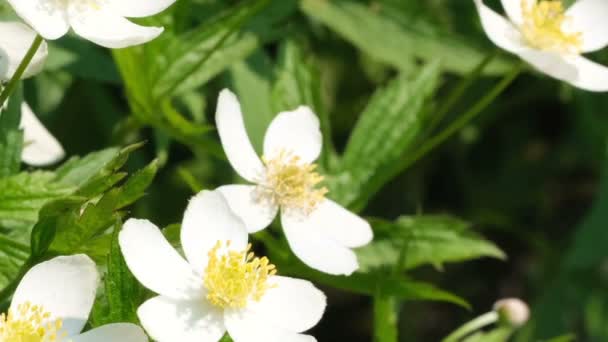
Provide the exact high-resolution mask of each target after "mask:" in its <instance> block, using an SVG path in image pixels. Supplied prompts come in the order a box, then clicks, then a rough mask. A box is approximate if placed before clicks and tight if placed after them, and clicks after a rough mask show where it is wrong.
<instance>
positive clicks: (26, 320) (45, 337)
mask: <svg viewBox="0 0 608 342" xmlns="http://www.w3.org/2000/svg"><path fill="white" fill-rule="evenodd" d="M50 317H51V314H50V313H49V312H46V311H44V309H43V308H42V307H41V306H38V305H32V304H31V303H29V302H25V303H23V304H21V305H19V306H17V310H16V311H13V310H9V311H8V314H1V315H0V342H56V341H59V340H60V339H61V337H62V336H61V335H60V334H59V332H60V330H61V327H62V321H61V320H56V321H53V322H48V320H49V318H50Z"/></svg>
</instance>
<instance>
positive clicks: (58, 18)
mask: <svg viewBox="0 0 608 342" xmlns="http://www.w3.org/2000/svg"><path fill="white" fill-rule="evenodd" d="M8 2H9V3H10V4H11V6H12V7H13V9H14V10H15V12H17V14H18V15H19V16H20V17H21V18H22V19H23V20H25V22H26V23H28V24H29V25H30V26H31V27H33V28H34V30H36V31H37V32H38V33H39V34H40V35H41V36H43V37H44V38H46V39H50V40H53V39H57V38H59V37H62V36H63V35H65V34H66V33H67V32H68V30H69V29H70V25H69V23H68V19H67V13H66V8H65V4H64V2H63V1H41V0H8Z"/></svg>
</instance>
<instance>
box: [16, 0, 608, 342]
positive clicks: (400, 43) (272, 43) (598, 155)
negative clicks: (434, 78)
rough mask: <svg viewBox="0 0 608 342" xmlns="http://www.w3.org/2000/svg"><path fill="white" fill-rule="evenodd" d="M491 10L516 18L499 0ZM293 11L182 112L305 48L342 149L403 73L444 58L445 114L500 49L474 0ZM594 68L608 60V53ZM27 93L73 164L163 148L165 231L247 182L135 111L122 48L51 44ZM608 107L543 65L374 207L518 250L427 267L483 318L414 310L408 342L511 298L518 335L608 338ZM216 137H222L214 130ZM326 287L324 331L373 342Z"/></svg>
mask: <svg viewBox="0 0 608 342" xmlns="http://www.w3.org/2000/svg"><path fill="white" fill-rule="evenodd" d="M275 1H278V0H275ZM239 3H243V2H241V1H225V0H224V1H219V0H218V1H213V0H208V1H203V0H200V1H195V0H179V1H178V3H177V5H175V6H174V8H173V9H172V12H169V13H167V14H165V15H163V16H161V17H160V18H158V19H154V20H157V21H158V22H163V23H164V22H166V23H167V24H168V26H167V30H168V33H167V34H172V33H179V32H185V31H187V30H188V29H190V28H192V27H195V26H196V25H204V24H206V23H207V20H210V19H209V18H212V17H213V16H214V15H215V14H217V13H219V12H220V11H222V10H224V9H226V8H229V7H230V6H234V5H237V4H239ZM487 3H488V4H490V5H492V7H494V8H496V9H497V10H498V11H500V5H499V4H498V1H489V0H488V1H487ZM284 6H285V7H286V8H288V10H287V11H284V12H285V13H287V14H282V16H280V18H279V20H277V21H276V23H274V24H273V27H272V28H273V30H272V32H271V34H268V35H265V36H264V39H263V44H260V45H259V47H257V48H255V49H251V51H250V52H248V53H247V54H246V56H247V57H246V59H245V60H243V61H235V62H234V63H232V64H230V65H229V66H228V67H227V68H226V69H225V70H221V72H218V73H217V74H216V75H213V77H212V78H210V80H209V81H208V82H206V83H205V84H203V85H201V86H200V87H197V88H196V89H195V90H193V91H190V92H189V93H188V94H186V95H184V96H183V97H180V99H179V100H178V101H177V103H176V107H178V108H180V109H182V111H183V112H184V113H186V115H187V118H188V119H189V120H192V121H194V122H197V123H200V124H212V123H213V112H214V108H215V99H216V96H217V93H218V91H219V89H221V88H223V87H226V86H228V87H231V88H233V89H235V90H236V91H237V93H238V94H239V96H241V97H245V96H247V92H248V91H249V90H250V89H251V91H253V88H254V87H264V86H266V84H267V83H268V82H272V81H273V80H275V79H276V78H277V74H276V66H277V64H278V63H279V56H280V50H281V49H282V45H283V42H284V40H285V39H290V40H293V41H296V42H297V43H298V45H299V46H301V47H302V51H304V54H305V56H306V58H307V60H308V61H309V62H310V63H311V64H313V65H314V67H315V68H317V69H318V71H319V74H320V75H321V84H320V87H321V90H322V95H323V99H322V101H323V103H324V104H325V108H326V109H327V112H328V113H330V118H331V122H332V132H331V133H332V137H333V142H334V144H335V146H336V148H337V150H338V151H341V150H342V149H343V148H344V146H345V144H346V142H347V139H348V136H349V134H350V132H351V131H352V129H353V127H354V125H355V123H356V120H357V118H358V115H359V114H360V113H361V112H362V111H363V109H364V108H365V105H366V103H367V102H368V100H369V99H370V97H371V96H372V94H373V93H374V91H375V90H376V89H377V88H378V87H381V86H384V85H386V84H387V83H388V82H389V81H390V80H391V79H392V78H393V77H395V76H396V75H397V74H398V73H400V74H407V73H411V75H416V74H417V73H418V72H419V70H420V68H421V66H422V65H423V64H425V63H427V62H429V61H430V60H431V59H435V58H439V60H440V63H442V67H443V68H444V70H443V74H442V77H441V86H440V87H439V90H438V91H437V93H436V94H435V95H434V96H433V99H432V101H431V102H433V103H434V104H439V103H441V102H442V100H444V99H445V96H446V94H448V93H449V91H450V90H451V89H453V87H454V86H455V85H456V84H457V82H458V81H459V80H460V79H461V78H462V77H463V75H465V74H466V73H467V72H468V71H469V70H471V69H472V68H473V67H474V66H475V65H476V64H477V63H478V62H479V61H480V60H481V59H483V57H484V56H486V55H487V54H491V53H493V51H494V47H492V46H491V44H490V43H489V42H488V41H487V39H486V37H485V36H484V34H483V32H482V31H481V29H480V26H479V22H478V18H477V14H476V12H475V9H474V5H473V3H472V1H465V0H428V1H419V0H375V1H339V0H332V1H329V0H306V1H301V2H297V1H285V5H284ZM324 6H330V7H331V8H328V7H324ZM5 9H6V5H5ZM331 9H333V12H332V10H331ZM266 15H267V14H266ZM170 16H173V18H174V19H173V20H172V21H171V20H168V19H167V17H170ZM461 46H465V47H466V49H464V48H462V47H461ZM591 57H592V58H593V59H594V60H596V61H600V62H601V61H603V62H605V63H608V54H607V53H603V52H600V53H597V54H594V55H592V56H591ZM515 63H516V60H515V58H513V57H511V56H507V55H506V54H501V55H499V56H498V57H497V58H495V59H494V61H493V62H492V64H490V65H489V66H488V67H487V68H486V71H485V72H484V75H483V76H482V77H480V78H479V79H478V80H476V81H475V83H474V85H473V86H472V87H471V88H470V89H469V90H468V91H467V92H466V94H465V96H463V97H462V98H461V99H460V101H459V102H458V105H457V106H455V107H454V108H453V109H452V110H450V111H449V113H448V119H447V121H448V122H449V121H450V120H451V119H453V118H455V117H457V116H458V115H459V114H461V113H462V112H463V111H464V110H466V109H467V108H468V107H469V106H470V105H472V104H473V103H475V101H476V100H478V99H479V98H480V97H481V96H483V95H484V94H485V92H486V91H487V90H488V89H489V88H490V87H492V86H493V85H494V84H495V83H496V82H498V79H499V77H501V76H502V75H503V74H504V73H505V71H506V70H509V69H510V68H511V67H512V66H513V65H514V64H515ZM26 98H27V99H28V101H29V102H30V103H31V105H32V107H33V108H34V109H35V111H36V113H38V114H39V117H40V118H41V119H42V120H43V121H44V122H45V124H47V126H48V128H49V129H50V130H51V131H52V132H53V133H54V134H55V135H56V136H57V138H58V140H59V141H61V142H62V144H63V145H64V146H65V148H66V150H67V152H68V154H69V155H82V154H86V153H89V152H91V151H94V150H98V149H101V148H104V147H107V146H110V145H125V144H128V143H132V142H136V141H141V140H145V141H147V142H148V143H147V145H146V146H145V147H144V149H143V150H140V151H139V152H137V153H136V154H135V155H134V158H132V159H131V161H130V164H129V167H130V168H132V169H136V168H139V167H142V166H143V165H145V164H146V163H147V162H149V161H150V160H152V159H154V158H156V157H159V156H160V158H162V159H163V161H164V162H165V164H164V166H163V168H162V169H161V171H160V173H159V175H158V177H157V179H156V181H155V183H154V184H153V186H152V187H151V188H150V189H149V190H148V194H147V196H146V197H144V198H143V199H142V200H140V201H139V202H138V203H137V204H136V206H135V207H134V208H133V210H132V214H133V215H134V216H139V217H146V218H149V219H150V220H152V221H154V222H156V223H157V224H158V225H159V226H165V225H168V224H171V223H175V222H179V221H180V220H181V215H182V213H183V209H184V207H185V205H186V202H187V199H188V197H189V196H191V195H192V193H193V191H194V189H196V188H197V187H204V188H212V187H214V186H217V185H219V184H223V183H227V182H231V181H233V180H234V175H233V172H232V171H231V169H230V167H229V165H227V163H226V162H225V161H223V160H222V158H221V157H218V156H217V154H216V153H213V152H211V151H209V150H208V149H205V148H200V149H197V148H192V146H188V145H187V144H184V143H183V141H182V142H178V141H176V139H173V138H172V137H171V136H170V135H168V134H166V132H163V131H162V130H161V129H158V127H155V125H149V124H147V123H142V122H139V121H138V119H137V117H136V116H130V115H129V114H131V112H132V110H131V109H130V108H129V105H128V103H127V99H126V97H125V88H124V87H123V83H122V80H121V76H120V74H119V72H118V69H117V68H116V66H115V64H114V62H113V59H112V55H111V53H110V52H109V51H107V50H104V49H102V48H98V47H96V46H94V45H92V44H90V43H88V42H82V41H80V40H78V39H77V38H75V37H67V38H64V39H62V40H59V41H56V42H53V43H51V47H50V58H49V61H48V65H47V68H46V69H45V71H44V72H43V73H42V74H41V75H40V76H38V77H36V78H34V79H32V80H30V81H28V82H27V83H26ZM244 106H245V107H246V108H247V107H249V108H255V109H256V110H259V111H260V112H266V115H271V116H270V117H272V115H273V114H274V113H275V108H264V107H263V106H257V105H256V104H253V105H252V104H246V105H244ZM606 108H608V97H607V95H604V94H593V93H588V92H583V91H579V90H576V89H573V88H571V87H569V86H567V85H564V84H562V83H560V82H558V81H555V80H552V79H549V78H547V77H545V76H542V75H539V74H537V73H535V72H533V71H531V70H528V71H527V72H525V73H524V74H522V75H520V76H519V77H518V79H517V80H516V81H515V82H514V83H513V84H512V85H511V86H510V87H509V88H508V89H507V90H506V91H505V92H504V93H503V94H502V95H501V96H500V97H499V98H498V99H497V100H496V101H494V102H493V103H492V105H491V106H489V107H488V108H487V109H485V110H484V111H483V113H482V114H481V115H480V117H479V118H478V119H476V120H474V121H473V122H472V123H470V124H469V125H468V126H467V127H465V128H464V129H463V130H462V131H461V132H460V133H459V134H457V135H456V136H454V137H453V138H452V139H450V140H449V141H448V142H446V143H445V144H443V145H442V146H441V147H440V148H438V149H436V150H434V151H432V152H431V153H430V154H429V155H427V156H425V157H424V158H423V159H421V160H419V161H418V162H417V163H415V164H414V165H413V167H411V168H409V169H407V170H405V171H404V172H402V173H401V174H400V175H399V176H398V177H396V178H395V179H393V180H392V181H390V182H389V183H388V184H386V185H385V186H384V187H383V188H382V190H380V191H379V192H378V193H377V194H376V195H375V196H374V197H373V198H372V200H371V201H370V202H369V203H368V205H367V206H366V207H365V209H364V211H363V213H364V215H366V216H373V217H382V218H385V219H394V218H397V217H398V216H400V215H403V214H408V215H412V214H416V213H425V214H435V213H441V214H451V215H455V216H458V217H460V218H463V219H465V220H467V221H469V222H471V223H472V224H473V226H474V228H475V229H476V230H477V231H479V232H481V233H482V234H483V235H484V236H485V237H487V238H488V239H489V240H491V241H493V242H495V243H496V244H497V245H498V246H499V247H501V249H502V250H503V251H505V252H506V254H507V255H508V260H506V261H500V260H493V259H482V260H477V261H469V262H466V263H460V264H448V265H446V266H445V267H444V268H443V269H442V270H437V269H435V268H433V267H430V266H424V267H420V268H417V269H415V270H413V271H412V272H411V275H412V276H414V277H416V278H417V279H421V280H425V281H429V282H432V283H434V284H437V285H438V286H439V287H441V288H443V289H446V290H448V291H450V292H453V293H455V294H458V295H459V296H461V297H463V298H465V299H467V300H468V301H469V302H470V303H471V305H472V311H467V310H465V309H462V308H460V307H457V306H454V305H451V304H440V303H428V302H407V303H403V305H402V306H401V319H400V324H399V326H400V340H403V341H436V340H438V339H440V338H441V337H443V336H445V335H446V334H447V333H448V332H450V331H451V330H453V329H454V328H456V327H457V326H459V325H461V324H462V323H463V322H465V321H466V320H469V319H471V318H473V317H475V316H476V315H479V314H481V313H483V312H485V311H487V310H489V309H490V308H491V306H492V303H493V302H494V301H495V300H497V299H499V298H501V297H506V296H516V297H520V298H523V299H524V300H526V301H527V302H529V303H530V304H531V306H532V307H533V317H532V321H531V323H530V324H529V326H528V327H526V328H525V329H523V331H522V332H521V333H520V334H519V335H518V338H519V340H521V341H529V340H533V339H538V338H542V339H544V338H549V337H553V336H557V335H561V334H565V333H569V332H572V333H574V334H576V335H577V336H578V340H581V341H608V324H607V323H608V258H607V257H608V230H607V229H608V227H606V225H607V223H608V198H606V196H608V184H606V182H608V178H607V177H608V174H606V172H608V169H606V172H604V170H605V168H604V166H605V165H606V158H605V157H606V148H607V146H606V137H607V133H608V130H607V129H608V114H607V113H606ZM441 127H444V126H440V128H441ZM248 128H249V129H251V128H252V127H251V125H250V126H248ZM207 135H208V136H209V139H211V140H213V141H217V139H216V134H215V133H214V132H211V133H207ZM177 140H179V139H177ZM165 158H166V159H165ZM605 176H606V177H605ZM326 291H327V293H328V295H329V303H330V306H329V310H328V312H327V314H326V316H325V319H324V320H323V321H322V322H321V323H320V324H319V326H318V327H317V328H315V330H314V334H315V335H316V336H317V338H318V340H319V341H331V340H336V339H338V340H344V341H346V340H348V341H353V342H355V341H370V340H371V339H372V329H373V327H372V324H373V323H372V319H373V315H372V312H371V299H369V298H365V297H360V296H353V295H349V294H347V293H344V292H341V291H335V290H332V289H330V288H326Z"/></svg>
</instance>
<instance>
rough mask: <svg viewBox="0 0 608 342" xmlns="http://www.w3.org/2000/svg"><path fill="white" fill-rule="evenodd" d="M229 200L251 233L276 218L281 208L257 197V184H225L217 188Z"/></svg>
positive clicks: (231, 207) (229, 203) (266, 225)
mask: <svg viewBox="0 0 608 342" xmlns="http://www.w3.org/2000/svg"><path fill="white" fill-rule="evenodd" d="M216 190H217V191H219V192H221V193H222V195H224V197H225V198H226V200H227V201H228V205H229V206H230V209H232V211H233V212H234V213H235V214H236V215H237V216H238V217H240V218H241V220H242V221H243V222H244V223H245V226H246V227H247V231H248V232H249V233H255V232H257V231H260V230H262V229H264V228H266V227H268V225H270V223H272V221H273V220H274V218H275V217H276V216H277V212H278V211H279V208H278V207H277V206H275V205H271V204H268V203H267V202H265V201H258V200H256V198H255V186H252V185H225V186H221V187H219V188H217V189H216Z"/></svg>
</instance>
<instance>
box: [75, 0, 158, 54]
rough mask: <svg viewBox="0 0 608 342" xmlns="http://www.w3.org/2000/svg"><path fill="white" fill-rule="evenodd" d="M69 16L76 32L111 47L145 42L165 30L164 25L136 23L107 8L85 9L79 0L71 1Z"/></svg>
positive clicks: (115, 47)
mask: <svg viewBox="0 0 608 342" xmlns="http://www.w3.org/2000/svg"><path fill="white" fill-rule="evenodd" d="M146 1H147V0H146ZM68 18H69V21H70V25H72V28H73V29H74V32H76V34H78V35H79V36H81V37H83V38H85V39H87V40H90V41H92V42H93V43H95V44H98V45H101V46H103V47H107V48H111V49H120V48H125V47H129V46H133V45H139V44H143V43H146V42H149V41H150V40H152V39H154V38H156V37H158V36H159V35H160V34H161V33H162V32H163V28H162V27H146V26H140V25H136V24H134V23H132V22H130V21H129V20H127V19H125V18H124V17H121V16H119V15H117V14H114V13H112V12H111V11H109V10H108V9H107V8H100V9H93V8H91V9H83V8H82V4H81V3H80V2H79V1H75V2H73V3H70V5H69V8H68Z"/></svg>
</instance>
